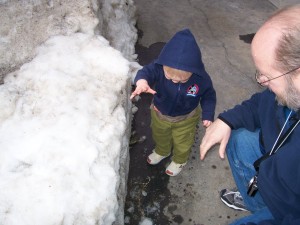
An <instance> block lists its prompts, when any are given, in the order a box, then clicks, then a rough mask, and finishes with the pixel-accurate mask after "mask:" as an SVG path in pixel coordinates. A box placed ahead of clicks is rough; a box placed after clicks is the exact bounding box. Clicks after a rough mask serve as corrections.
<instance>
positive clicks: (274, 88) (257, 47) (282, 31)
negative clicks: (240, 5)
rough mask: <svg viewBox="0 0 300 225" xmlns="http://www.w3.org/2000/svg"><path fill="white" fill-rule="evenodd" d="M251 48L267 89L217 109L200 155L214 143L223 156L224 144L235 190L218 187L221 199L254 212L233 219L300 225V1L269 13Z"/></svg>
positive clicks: (263, 224)
mask: <svg viewBox="0 0 300 225" xmlns="http://www.w3.org/2000/svg"><path fill="white" fill-rule="evenodd" d="M251 52H252V57H253V60H254V63H255V65H256V68H257V72H256V74H255V76H256V79H257V82H258V83H259V84H261V85H263V86H265V87H267V88H268V89H267V90H265V91H263V92H261V93H257V94H254V95H253V96H252V97H251V98H250V99H249V100H246V101H244V102H243V103H242V104H240V105H237V106H235V107H234V108H233V109H231V110H228V111H225V112H223V113H221V114H220V115H219V117H218V119H217V120H216V121H215V122H214V123H213V124H212V125H211V126H210V127H208V128H207V130H206V133H205V136H204V137H203V140H202V143H201V145H200V158H201V160H203V159H204V158H205V155H206V153H207V151H208V150H209V149H210V148H211V147H212V146H213V145H215V144H217V143H220V147H219V155H220V157H221V158H224V155H225V148H226V153H227V157H228V161H229V164H230V167H231V170H232V174H233V177H234V179H235V182H236V185H237V190H228V189H224V190H222V191H221V193H220V194H221V200H222V201H223V202H224V203H225V204H226V205H228V206H230V207H232V208H235V209H240V210H249V211H251V212H252V214H251V215H250V216H247V217H244V218H241V219H239V220H237V221H235V222H233V223H232V225H233V224H234V225H237V224H239V225H240V224H246V225H254V224H259V225H270V224H276V225H278V224H282V225H284V224H285V225H287V224H288V225H296V224H297V225H299V224H300V125H298V122H299V121H298V120H299V119H300V113H299V112H298V110H299V109H300V4H297V5H294V6H290V7H287V8H284V9H282V10H280V11H278V12H276V13H275V14H274V15H273V16H271V17H270V18H269V19H268V20H267V21H266V22H265V23H264V24H263V26H262V27H261V28H260V29H259V30H258V32H257V33H256V35H255V36H254V39H253V41H252V44H251ZM261 157H263V158H261ZM258 159H259V160H258ZM257 160H258V161H257ZM255 161H256V162H255ZM254 162H255V166H253V163H254ZM254 167H256V169H255V168H254ZM252 178H253V179H252ZM250 180H251V182H250V185H249V181H250ZM248 185H249V187H248ZM250 195H251V196H250Z"/></svg>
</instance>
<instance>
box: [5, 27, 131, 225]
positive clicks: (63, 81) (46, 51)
mask: <svg viewBox="0 0 300 225" xmlns="http://www.w3.org/2000/svg"><path fill="white" fill-rule="evenodd" d="M130 79H131V77H130V76H129V62H128V61H127V60H126V59H124V58H123V57H122V55H121V53H120V52H118V51H117V50H115V49H113V48H111V47H110V46H109V43H108V42H107V41H106V40H105V39H104V38H102V37H100V36H94V35H88V34H82V33H78V34H74V35H70V36H56V37H53V38H51V39H50V40H48V41H47V42H46V43H45V44H44V45H43V46H42V47H40V48H39V49H38V52H37V56H36V57H35V58H34V60H33V61H32V62H30V63H28V64H25V65H23V66H22V67H21V69H20V70H19V71H17V72H15V73H11V74H9V75H8V76H7V77H6V78H5V82H4V84H3V85H1V86H0V99H1V101H0V108H1V111H0V137H1V138H0V189H1V192H0V221H1V224H7V225H8V224H9V225H22V224H28V225H29V224H30V225H32V224H43V225H47V224H49V225H50V224H51V225H52V224H64V225H68V224H70V225H71V224H82V225H89V224H112V223H113V221H115V220H116V214H117V211H118V210H119V206H118V199H117V194H116V193H117V192H118V189H119V185H120V175H119V169H120V155H121V154H122V153H121V151H125V152H127V150H128V149H127V150H126V148H127V147H128V137H129V131H128V123H129V120H130V119H129V115H128V114H127V112H128V111H129V108H130V106H131V104H130V102H129V101H128V95H129V93H128V92H129V90H130V88H129V84H130V82H129V80H130ZM122 148H123V149H122Z"/></svg>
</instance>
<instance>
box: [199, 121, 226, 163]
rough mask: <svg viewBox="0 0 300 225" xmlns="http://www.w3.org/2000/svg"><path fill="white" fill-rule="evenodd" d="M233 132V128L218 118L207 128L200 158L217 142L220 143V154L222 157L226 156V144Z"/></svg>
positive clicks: (201, 145)
mask: <svg viewBox="0 0 300 225" xmlns="http://www.w3.org/2000/svg"><path fill="white" fill-rule="evenodd" d="M230 134H231V128H230V127H229V126H228V125H227V124H226V123H224V122H223V121H222V120H220V119H216V120H215V122H213V123H212V124H211V125H210V126H209V127H207V128H206V131H205V135H204V137H203V139H202V142H201V144H200V159H201V160H203V159H204V158H205V155H206V153H207V152H208V150H209V149H210V148H211V147H212V146H214V145H215V144H218V143H219V144H220V147H219V155H220V157H221V158H222V159H224V157H225V151H226V145H227V143H228V140H229V137H230Z"/></svg>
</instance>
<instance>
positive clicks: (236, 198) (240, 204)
mask: <svg viewBox="0 0 300 225" xmlns="http://www.w3.org/2000/svg"><path fill="white" fill-rule="evenodd" d="M220 197H221V200H222V202H224V203H225V204H226V205H227V206H228V207H230V208H232V209H236V210H242V211H248V210H247V209H246V206H245V203H244V199H243V197H242V196H241V194H240V192H239V191H238V190H237V189H234V190H229V189H223V190H222V191H221V192H220Z"/></svg>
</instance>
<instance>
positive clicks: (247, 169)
mask: <svg viewBox="0 0 300 225" xmlns="http://www.w3.org/2000/svg"><path fill="white" fill-rule="evenodd" d="M226 153H227V158H228V161H229V164H230V167H231V171H232V175H233V177H234V180H235V183H236V185H237V188H238V190H239V192H240V193H241V195H242V197H243V199H244V202H245V205H246V207H247V209H248V210H249V211H251V212H252V213H254V214H253V215H251V216H249V217H245V218H244V219H249V220H247V221H249V222H258V221H261V220H262V219H272V215H271V213H270V211H269V210H268V208H267V207H266V205H265V203H264V201H263V200H262V198H261V196H260V194H259V191H258V192H257V193H256V195H255V196H254V197H250V196H248V195H247V190H248V183H249V181H250V179H251V178H252V177H253V176H254V175H255V174H256V171H255V169H254V167H253V163H254V162H255V161H256V160H257V159H258V158H260V157H261V156H262V153H261V151H260V147H259V131H258V130H257V131H256V132H250V131H248V130H246V129H238V130H233V131H232V133H231V137H230V140H229V142H228V144H227V149H226ZM238 221H239V223H240V220H238ZM233 224H238V223H232V225H233Z"/></svg>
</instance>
